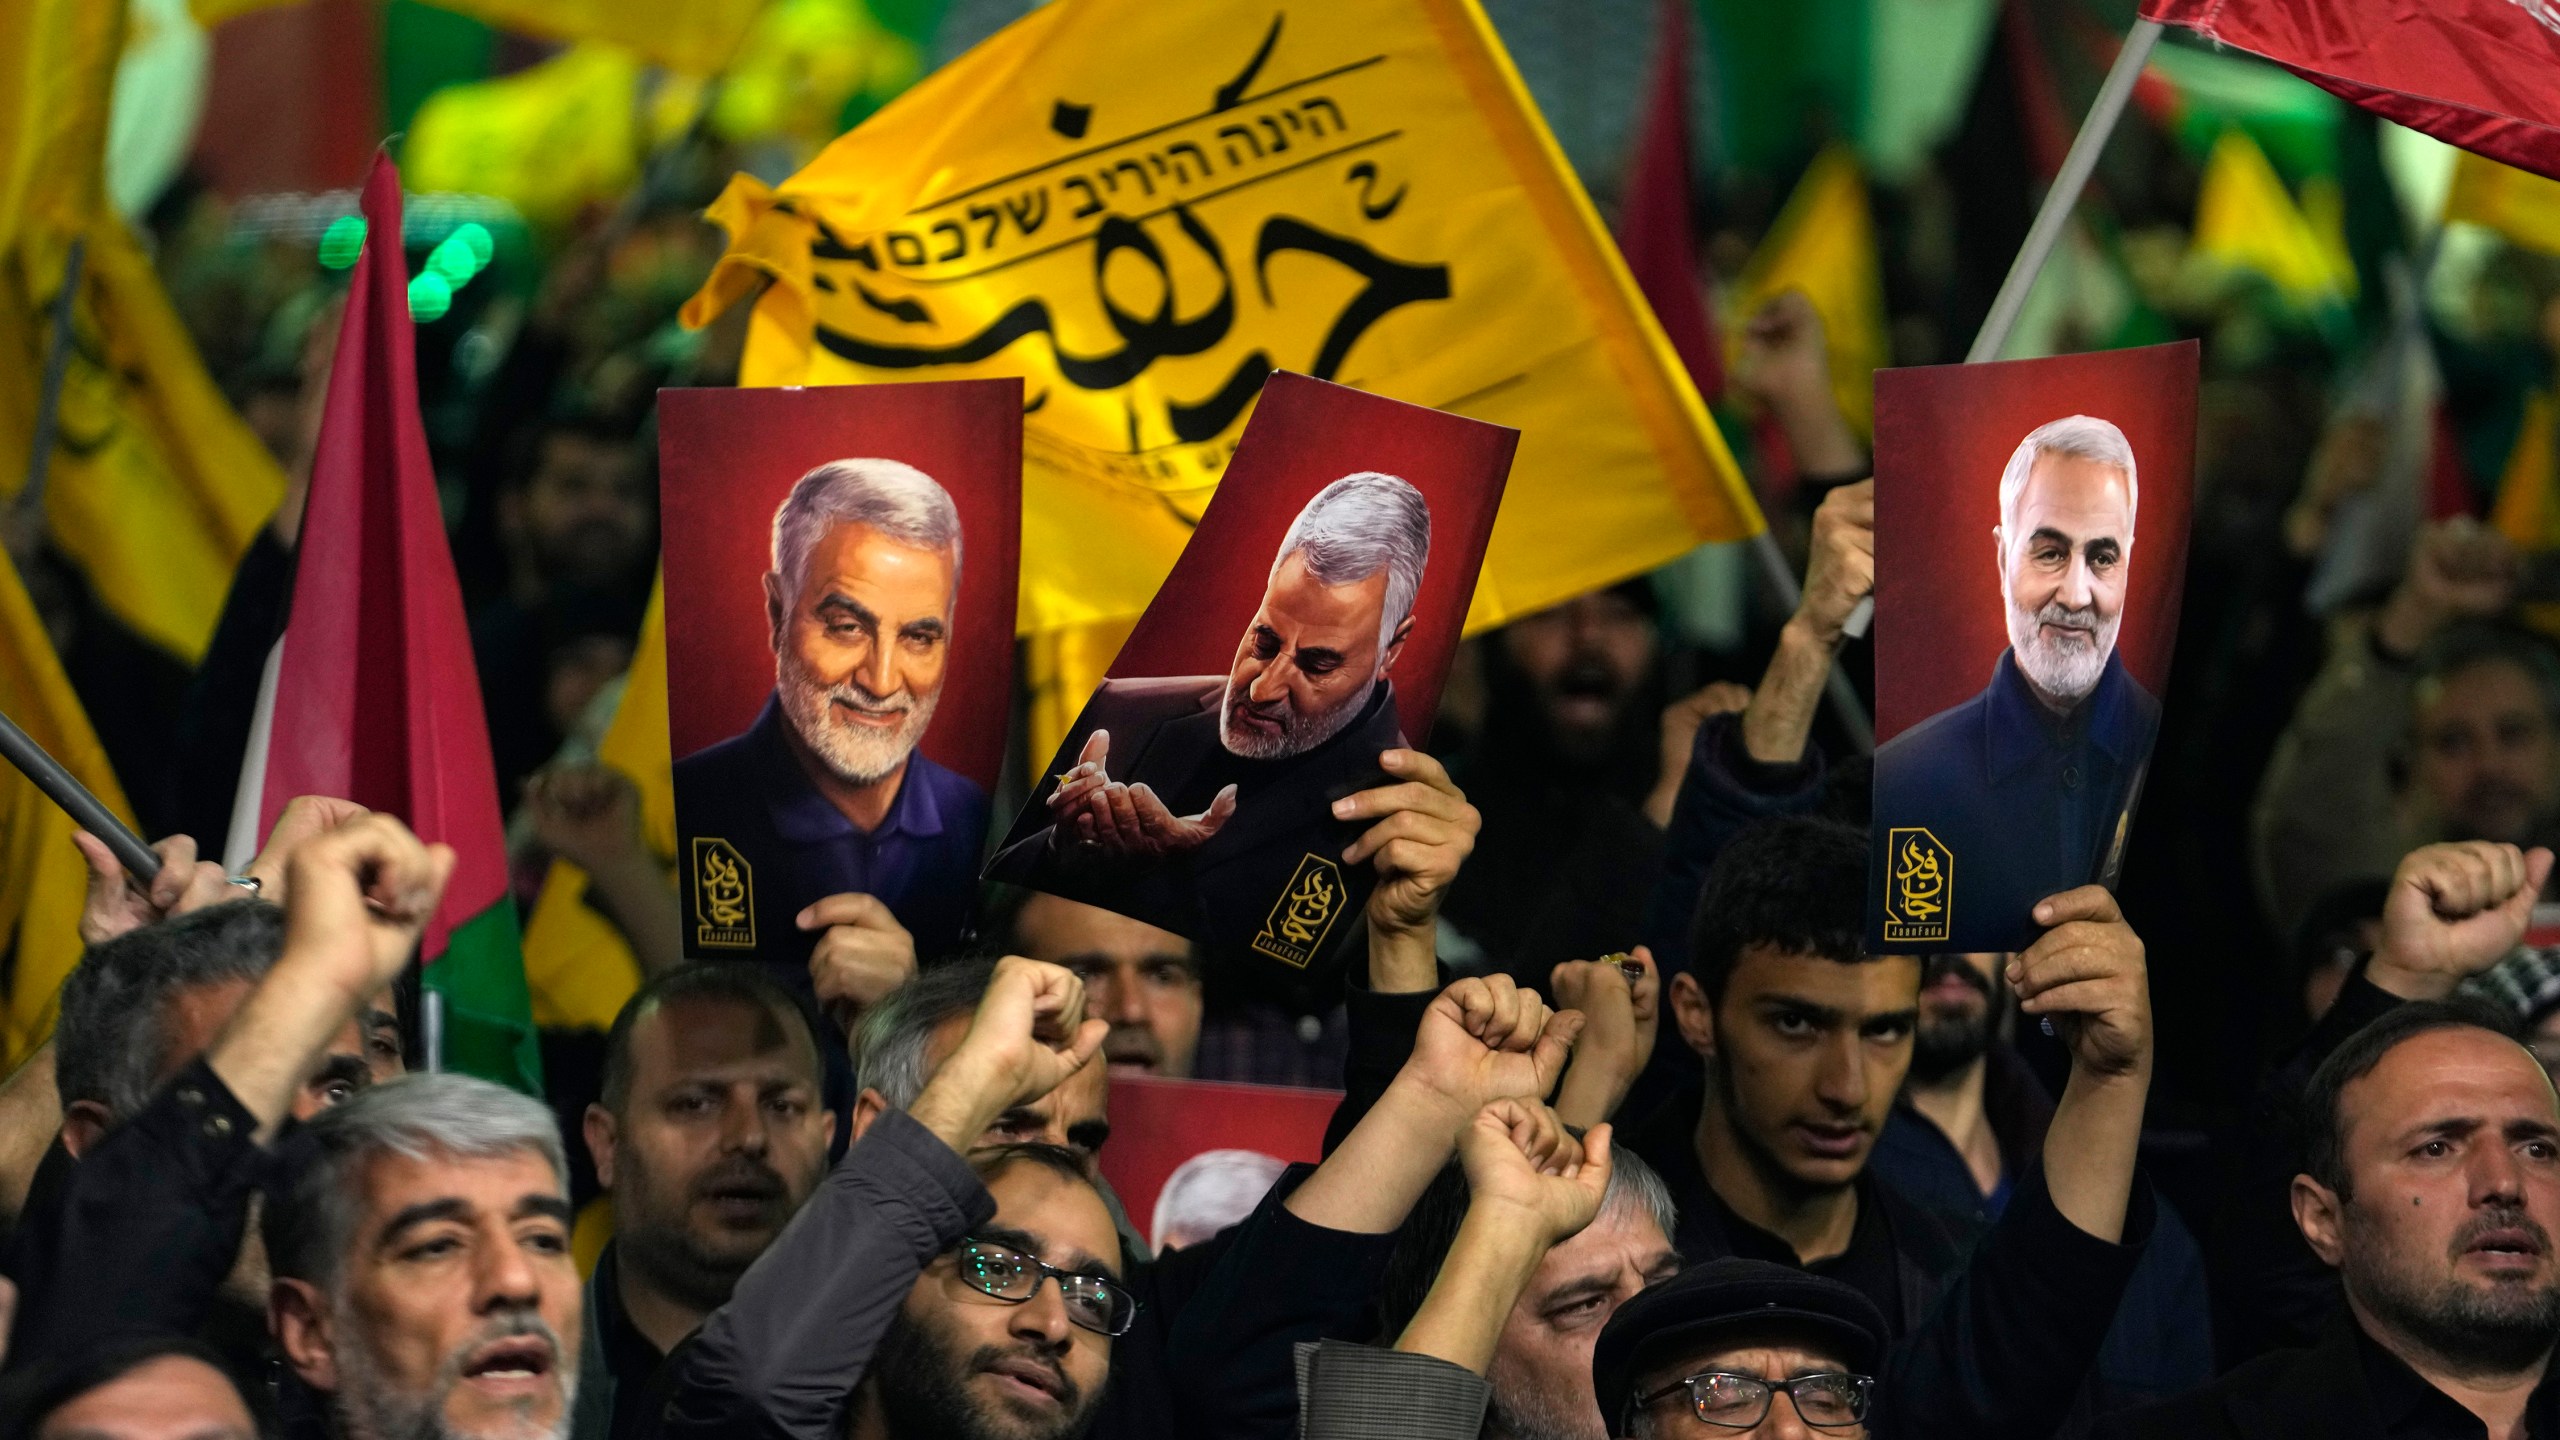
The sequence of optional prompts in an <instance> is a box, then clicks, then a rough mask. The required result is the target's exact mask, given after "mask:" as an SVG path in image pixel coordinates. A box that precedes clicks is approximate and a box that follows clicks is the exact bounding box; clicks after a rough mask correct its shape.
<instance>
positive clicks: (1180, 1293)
mask: <svg viewBox="0 0 2560 1440" xmlns="http://www.w3.org/2000/svg"><path fill="white" fill-rule="evenodd" d="M1307 1173H1308V1172H1307V1169H1306V1167H1303V1166H1300V1167H1293V1169H1292V1170H1291V1172H1290V1173H1289V1174H1287V1175H1284V1176H1283V1177H1282V1178H1281V1181H1280V1183H1279V1184H1277V1185H1275V1186H1274V1187H1273V1188H1272V1191H1271V1193H1270V1194H1269V1195H1267V1196H1265V1197H1264V1199H1263V1202H1262V1204H1261V1206H1260V1207H1259V1208H1257V1209H1256V1210H1255V1212H1254V1214H1253V1215H1252V1216H1251V1217H1250V1218H1248V1219H1247V1220H1246V1221H1245V1222H1244V1223H1243V1224H1241V1225H1238V1226H1236V1227H1235V1228H1233V1229H1230V1230H1227V1231H1225V1232H1223V1233H1222V1234H1220V1235H1219V1236H1217V1237H1216V1238H1214V1239H1212V1240H1209V1241H1207V1242H1205V1243H1203V1244H1200V1245H1197V1246H1192V1247H1188V1248H1185V1249H1182V1250H1178V1251H1175V1252H1174V1253H1172V1254H1171V1255H1168V1256H1166V1257H1165V1258H1164V1259H1163V1260H1161V1261H1156V1262H1152V1263H1147V1264H1140V1265H1134V1266H1131V1267H1130V1269H1129V1277H1128V1278H1129V1284H1130V1286H1131V1288H1132V1289H1133V1290H1135V1291H1136V1292H1137V1295H1138V1299H1139V1305H1140V1308H1139V1311H1138V1323H1137V1325H1136V1326H1135V1327H1134V1328H1133V1329H1132V1330H1131V1331H1130V1332H1129V1333H1128V1334H1127V1335H1125V1336H1122V1337H1120V1338H1119V1339H1118V1340H1117V1341H1115V1342H1113V1345H1112V1356H1111V1382H1110V1385H1109V1388H1107V1389H1106V1390H1105V1391H1104V1393H1103V1400H1102V1405H1101V1407H1100V1409H1099V1411H1098V1412H1097V1414H1096V1416H1095V1421H1094V1426H1093V1429H1092V1431H1091V1432H1090V1433H1091V1434H1092V1435H1094V1436H1096V1437H1101V1440H1123V1437H1125V1440H1183V1437H1188V1436H1199V1437H1203V1440H1252V1437H1268V1440H1281V1437H1284V1436H1287V1435H1289V1434H1291V1433H1292V1431H1293V1430H1294V1427H1295V1425H1296V1423H1297V1399H1296V1394H1297V1392H1296V1382H1295V1377H1294V1373H1293V1368H1292V1362H1291V1347H1292V1346H1293V1345H1294V1344H1296V1343H1297V1342H1299V1341H1305V1340H1318V1339H1323V1338H1327V1337H1340V1336H1346V1335H1349V1334H1350V1333H1352V1332H1353V1331H1355V1330H1357V1329H1358V1328H1359V1326H1360V1324H1361V1323H1362V1319H1363V1317H1364V1316H1365V1314H1366V1310H1367V1305H1368V1301H1369V1297H1370V1296H1372V1295H1373V1294H1375V1293H1376V1290H1377V1284H1378V1279H1379V1276H1380V1274H1381V1273H1382V1272H1383V1270H1384V1268H1385V1264H1386V1256H1387V1252H1388V1250H1389V1248H1390V1247H1391V1246H1392V1244H1393V1242H1394V1236H1393V1235H1392V1234H1388V1235H1353V1234H1345V1233H1342V1232H1337V1231H1331V1230H1325V1229H1322V1228H1320V1227H1318V1226H1314V1225H1310V1224H1308V1223H1307V1222H1305V1221H1303V1220H1300V1219H1298V1218H1297V1217H1296V1216H1294V1215H1291V1214H1289V1213H1288V1211H1287V1210H1286V1209H1285V1208H1284V1207H1283V1205H1282V1203H1281V1202H1282V1200H1283V1199H1284V1198H1285V1197H1286V1195H1287V1194H1288V1193H1289V1192H1290V1191H1291V1190H1292V1189H1294V1188H1295V1187H1296V1185H1297V1184H1298V1183H1299V1182H1300V1181H1302V1180H1304V1178H1305V1177H1306V1174H1307ZM994 1213H995V1202H994V1200H993V1198H992V1197H990V1196H989V1195H988V1194H987V1190H986V1187H985V1186H984V1185H982V1184H980V1183H979V1182H978V1179H977V1176H976V1175H975V1174H974V1173H973V1172H971V1170H970V1169H969V1167H968V1163H967V1162H966V1161H964V1160H963V1159H961V1157H960V1156H958V1155H957V1154H954V1153H953V1152H952V1151H951V1149H950V1148H949V1147H948V1146H946V1145H944V1144H943V1143H942V1142H941V1141H940V1140H939V1139H937V1138H936V1137H935V1136H934V1135H933V1134H932V1133H931V1132H929V1131H927V1130H925V1129H924V1128H923V1127H922V1126H919V1125H917V1124H916V1123H915V1122H914V1121H913V1120H912V1119H910V1118H909V1117H908V1116H907V1115H906V1114H905V1113H904V1112H902V1111H890V1112H887V1113H884V1114H883V1115H882V1116H881V1117H880V1119H879V1120H878V1121H876V1122H874V1123H873V1125H872V1127H871V1129H870V1130H869V1131H868V1132H866V1133H865V1134H864V1135H863V1137H862V1139H861V1140H860V1141H859V1142H857V1143H856V1144H855V1145H854V1147H853V1148H852V1149H851V1150H850V1151H848V1152H846V1154H845V1158H844V1159H843V1160H842V1161H840V1162H839V1163H838V1164H837V1166H836V1168H835V1170H834V1171H833V1172H832V1173H831V1174H830V1175H829V1176H828V1177H827V1180H826V1182H825V1183H824V1184H823V1185H822V1186H820V1188H819V1190H818V1193H817V1194H816V1195H815V1196H813V1197H812V1198H811V1199H810V1201H809V1203H808V1204H807V1205H806V1206H804V1207H802V1209H801V1211H800V1213H799V1215H797V1216H796V1217H794V1218H793V1220H792V1223H791V1225H790V1226H789V1227H788V1228H786V1229H785V1230H784V1231H783V1233H782V1236H781V1238H780V1239H778V1240H776V1241H775V1242H774V1244H773V1245H772V1247H771V1248H769V1249H768V1250H766V1252H765V1253H764V1255H763V1256H762V1257H760V1258H759V1259H758V1260H757V1261H756V1263H755V1264H754V1265H753V1266H752V1267H750V1268H749V1269H748V1271H747V1273H746V1275H745V1276H744V1277H743V1278H741V1279H740V1280H739V1282H738V1287H737V1289H736V1291H735V1292H733V1293H732V1295H731V1297H730V1301H729V1303H728V1304H727V1305H724V1306H722V1307H721V1308H720V1309H718V1310H716V1311H714V1312H712V1315H711V1317H710V1318H709V1319H708V1320H706V1321H704V1322H703V1326H702V1328H701V1329H700V1330H698V1331H696V1332H695V1333H694V1335H693V1338H691V1339H690V1340H688V1341H686V1342H685V1343H684V1344H683V1345H681V1346H679V1347H677V1349H676V1352H675V1354H674V1355H672V1356H670V1357H669V1359H668V1362H667V1365H666V1366H665V1367H664V1368H663V1369H662V1370H661V1372H660V1376H661V1380H662V1382H663V1383H664V1384H665V1385H666V1387H667V1390H668V1392H669V1399H668V1401H667V1402H666V1404H665V1405H664V1406H663V1407H662V1409H663V1419H662V1421H661V1426H660V1428H659V1430H658V1431H657V1432H656V1433H660V1434H663V1435H665V1436H667V1437H669V1440H693V1437H699V1440H713V1437H719V1440H730V1437H741V1440H743V1437H774V1440H836V1437H837V1436H838V1435H840V1434H841V1426H842V1423H843V1415H844V1410H845V1406H846V1405H847V1403H848V1402H849V1401H850V1400H851V1398H852V1396H853V1393H854V1391H855V1390H856V1389H857V1388H859V1387H860V1385H861V1384H862V1380H863V1377H864V1375H865V1374H867V1373H868V1371H869V1368H870V1364H871V1356H872V1353H873V1351H874V1349H875V1348H876V1347H877V1346H878V1344H879V1341H880V1337H881V1335H882V1334H883V1333H885V1332H886V1330H887V1328H888V1324H889V1320H890V1317H891V1316H893V1315H894V1314H896V1313H897V1310H898V1308H899V1306H900V1305H902V1304H904V1303H905V1301H906V1298H907V1294H908V1292H909V1291H910V1290H911V1289H913V1288H914V1285H915V1281H916V1279H917V1277H918V1276H920V1275H921V1274H922V1273H923V1272H924V1268H925V1267H926V1265H928V1264H930V1263H931V1262H932V1260H933V1258H934V1257H935V1256H937V1255H940V1254H941V1253H943V1252H944V1251H945V1250H948V1249H949V1248H950V1247H951V1246H953V1245H955V1244H957V1243H959V1241H960V1239H961V1238H962V1237H963V1236H964V1235H966V1234H967V1232H968V1231H969V1230H970V1229H971V1228H973V1227H975V1226H978V1225H982V1224H984V1223H986V1222H987V1221H988V1220H990V1219H992V1218H993V1217H994ZM813 1277H826V1278H827V1279H829V1280H832V1281H833V1282H834V1283H818V1282H817V1281H816V1280H815V1279H814V1278H813ZM643 1433H648V1432H643Z"/></svg>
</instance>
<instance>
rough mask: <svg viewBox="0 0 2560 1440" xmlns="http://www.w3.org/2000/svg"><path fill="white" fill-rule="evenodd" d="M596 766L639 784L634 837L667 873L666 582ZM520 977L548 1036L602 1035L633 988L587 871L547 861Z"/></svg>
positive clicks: (672, 847) (629, 967)
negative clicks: (592, 897)
mask: <svg viewBox="0 0 2560 1440" xmlns="http://www.w3.org/2000/svg"><path fill="white" fill-rule="evenodd" d="M596 759H597V760H598V761H599V762H600V763H602V764H606V765H610V766H612V767H613V768H614V769H616V770H619V771H621V772H622V773H623V774H625V775H628V776H630V777H631V780H632V782H633V783H634V784H636V785H638V786H639V787H640V836H641V839H642V840H643V841H644V842H645V843H646V844H647V845H648V847H649V852H650V853H651V854H653V855H656V856H657V857H658V858H659V859H660V860H662V861H664V862H665V863H667V864H668V865H670V866H672V865H673V864H674V863H675V862H674V858H673V857H674V855H675V853H676V791H675V772H674V767H673V765H672V763H671V762H670V761H669V759H668V741H667V624H666V587H665V585H664V583H663V582H661V584H660V585H659V587H658V588H657V590H655V591H654V592H652V593H651V594H650V596H649V613H648V615H647V617H646V618H644V619H643V620H642V621H641V622H640V648H639V649H638V650H637V651H636V652H634V653H633V655H632V657H631V670H630V672H629V674H627V675H626V676H625V677H624V679H623V682H622V699H621V701H620V702H619V703H618V704H616V705H615V707H614V711H613V724H612V726H611V727H610V728H609V729H607V730H606V731H605V735H604V740H603V742H602V743H601V744H599V745H598V746H597V747H596ZM524 979H525V985H526V987H527V988H528V989H530V990H531V991H532V992H533V1021H534V1023H535V1024H536V1025H539V1026H542V1027H543V1028H545V1029H557V1028H569V1029H593V1030H602V1029H605V1028H607V1027H609V1026H611V1025H612V1024H613V1017H614V1015H615V1014H616V1013H617V1012H619V1011H620V1010H621V1009H622V1004H623V1002H624V1001H626V1000H628V999H630V998H631V994H632V992H633V991H635V990H637V989H639V988H640V962H639V960H638V959H637V958H636V957H635V956H633V954H632V953H631V945H630V942H628V941H626V940H624V939H623V938H622V932H621V931H620V930H617V929H615V928H614V926H613V922H611V921H609V920H607V919H605V918H604V916H602V915H600V914H598V913H597V912H596V909H595V907H594V906H592V905H589V904H588V903H587V872H585V871H584V870H581V869H579V868H578V867H577V866H575V865H572V864H570V863H569V862H568V861H566V860H554V861H552V862H551V873H550V875H549V876H548V877H547V878H546V879H545V880H544V881H543V885H542V898H541V899H540V900H539V901H536V902H535V904H534V907H533V918H532V920H531V921H529V922H527V924H526V925H525V931H524Z"/></svg>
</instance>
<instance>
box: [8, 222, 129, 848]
mask: <svg viewBox="0 0 2560 1440" xmlns="http://www.w3.org/2000/svg"><path fill="white" fill-rule="evenodd" d="M88 250H89V241H88V237H86V236H81V237H79V238H76V239H74V240H73V241H72V242H71V251H70V253H69V254H67V255H65V256H63V257H62V288H61V289H60V290H57V291H55V292H54V296H53V334H52V335H51V336H50V337H48V338H47V341H46V345H45V354H44V387H43V389H42V390H40V391H38V392H37V394H38V398H37V400H36V433H35V444H34V445H33V446H32V447H30V450H29V453H28V455H27V483H26V484H24V485H22V486H20V487H19V488H18V510H19V513H21V514H25V513H28V512H31V511H33V510H35V509H36V508H37V507H39V506H41V505H42V504H43V503H44V482H45V474H46V471H47V470H48V469H50V468H51V466H52V463H53V437H54V432H55V431H56V430H57V429H58V428H60V422H61V415H62V382H63V379H64V377H65V376H66V375H68V374H69V372H70V369H71V307H72V304H73V302H74V301H75V300H76V299H77V298H78V296H79V293H80V270H81V265H82V262H83V261H84V260H86V259H87V258H88ZM84 793H85V792H84ZM100 813H104V812H103V811H102V812H100ZM89 833H91V834H93V835H94V834H97V833H98V832H97V831H95V830H92V831H90V832H89ZM127 868H128V869H129V868H131V867H130V866H128V867H127Z"/></svg>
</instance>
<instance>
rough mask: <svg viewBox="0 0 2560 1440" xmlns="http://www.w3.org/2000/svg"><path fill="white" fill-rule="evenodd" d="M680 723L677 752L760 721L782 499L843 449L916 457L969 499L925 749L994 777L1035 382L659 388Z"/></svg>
mask: <svg viewBox="0 0 2560 1440" xmlns="http://www.w3.org/2000/svg"><path fill="white" fill-rule="evenodd" d="M658 396H659V401H658V425H659V433H658V453H659V497H660V498H659V514H660V517H661V519H660V526H661V528H662V531H663V535H662V541H661V543H662V545H663V547H664V548H663V556H664V563H665V565H666V580H667V729H668V737H669V740H670V742H671V745H670V748H671V750H672V751H673V753H674V756H675V758H676V759H679V760H681V759H683V758H684V757H685V756H687V755H690V754H692V753H694V752H695V751H697V750H700V749H702V748H703V747H705V746H707V745H715V744H718V743H719V742H720V741H722V740H725V739H727V738H729V737H730V736H732V735H735V734H738V733H739V732H741V731H743V730H745V729H746V728H747V727H748V726H749V725H752V724H754V723H755V718H756V711H757V710H758V709H759V708H760V707H762V706H763V704H764V702H765V697H766V696H768V695H770V694H771V693H773V646H772V644H771V642H770V640H769V639H768V632H767V630H766V625H765V609H764V585H763V576H764V573H765V571H766V570H768V569H770V568H771V567H772V562H773V512H774V511H775V510H776V509H778V508H780V506H781V504H782V501H783V497H785V496H787V495H789V494H790V493H791V487H792V485H793V483H794V482H796V481H798V480H799V478H800V477H801V476H802V475H804V474H806V473H808V472H809V471H810V470H811V469H813V468H815V467H816V466H819V465H823V464H825V463H826V462H827V461H830V460H842V459H850V458H854V457H869V458H879V459H889V460H899V461H904V462H905V463H907V464H909V465H913V466H914V467H916V468H917V469H919V470H922V471H923V472H924V473H926V474H927V475H930V476H932V477H933V478H934V479H935V480H936V481H938V482H940V484H941V485H942V488H943V489H944V490H946V491H949V492H950V495H951V500H952V503H953V504H954V505H955V506H957V507H958V509H959V511H960V603H959V607H958V610H957V612H956V613H955V614H954V616H953V617H952V638H951V656H952V665H951V669H950V672H949V674H948V676H947V677H946V678H945V679H944V681H943V689H942V701H941V705H940V708H939V709H937V710H936V711H935V712H934V717H933V724H932V725H931V727H929V728H928V729H927V730H926V731H925V735H924V740H923V742H922V744H921V746H920V748H921V749H922V750H923V751H924V753H925V754H926V755H927V756H929V757H931V758H932V759H933V760H934V761H935V762H936V763H938V764H941V765H946V766H948V767H950V768H951V769H953V770H956V771H958V772H959V773H961V774H962V775H965V776H967V777H969V778H970V779H971V780H974V781H976V782H977V783H978V785H979V787H980V788H982V789H986V790H990V791H992V790H993V789H994V788H995V780H996V770H997V767H998V765H999V764H1000V763H1001V762H1002V760H1003V755H1004V732H1005V721H1006V719H1007V717H1008V716H1009V715H1010V714H1011V713H1012V706H1013V698H1012V697H1013V620H1014V588H1015V583H1016V581H1017V579H1018V578H1019V575H1020V571H1021V550H1022V382H1021V381H1020V380H1016V379H1006V380H936V381H922V382H917V383H915V384H906V385H824V386H816V387H812V388H808V389H801V388H798V387H791V388H783V389H752V390H732V389H699V390H662V391H660V392H658Z"/></svg>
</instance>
